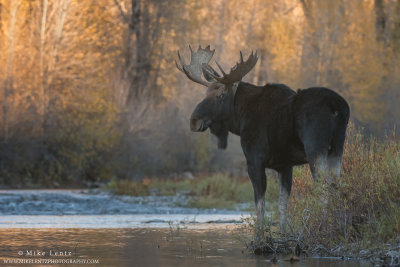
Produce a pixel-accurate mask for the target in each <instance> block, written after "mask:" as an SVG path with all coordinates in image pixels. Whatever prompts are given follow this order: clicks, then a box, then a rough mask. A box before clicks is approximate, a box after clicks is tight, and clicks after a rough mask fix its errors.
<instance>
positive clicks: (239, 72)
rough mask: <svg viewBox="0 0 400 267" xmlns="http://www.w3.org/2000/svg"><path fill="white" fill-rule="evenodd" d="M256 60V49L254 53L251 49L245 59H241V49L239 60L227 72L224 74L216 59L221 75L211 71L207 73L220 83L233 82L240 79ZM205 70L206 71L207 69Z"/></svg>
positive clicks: (252, 66)
mask: <svg viewBox="0 0 400 267" xmlns="http://www.w3.org/2000/svg"><path fill="white" fill-rule="evenodd" d="M257 60H258V55H257V51H256V52H255V53H253V51H251V54H250V56H249V58H248V59H247V60H246V61H243V54H242V51H240V61H239V62H238V63H236V65H235V66H233V68H232V69H231V71H230V72H229V74H226V73H225V71H224V70H223V69H222V67H221V66H220V65H219V64H218V62H216V61H215V63H216V64H217V66H218V68H219V70H220V71H221V73H222V77H219V76H216V75H215V73H212V72H209V74H210V75H211V76H212V77H213V78H214V79H215V80H217V81H218V82H220V83H222V84H232V83H234V82H238V81H240V80H242V78H243V77H244V76H245V75H246V74H247V73H249V71H251V70H252V69H253V68H254V66H255V65H256V63H257ZM206 70H207V71H208V69H206Z"/></svg>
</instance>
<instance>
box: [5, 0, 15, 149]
mask: <svg viewBox="0 0 400 267" xmlns="http://www.w3.org/2000/svg"><path fill="white" fill-rule="evenodd" d="M18 7H19V1H12V2H11V10H10V24H9V29H8V54H7V65H6V74H5V78H4V89H3V123H4V129H3V138H4V141H5V142H6V141H7V140H8V138H9V127H10V125H9V116H10V114H9V111H10V106H9V105H10V103H9V95H10V94H11V93H12V90H13V76H12V68H13V63H14V50H15V46H14V41H15V24H16V20H17V11H18Z"/></svg>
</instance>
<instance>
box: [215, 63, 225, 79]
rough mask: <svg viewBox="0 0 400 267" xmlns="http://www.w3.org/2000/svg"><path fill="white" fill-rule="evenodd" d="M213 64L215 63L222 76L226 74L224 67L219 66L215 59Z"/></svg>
mask: <svg viewBox="0 0 400 267" xmlns="http://www.w3.org/2000/svg"><path fill="white" fill-rule="evenodd" d="M215 64H217V67H218V69H219V70H220V71H221V73H222V76H226V73H225V71H224V69H223V68H222V67H221V65H219V64H218V62H217V61H215Z"/></svg>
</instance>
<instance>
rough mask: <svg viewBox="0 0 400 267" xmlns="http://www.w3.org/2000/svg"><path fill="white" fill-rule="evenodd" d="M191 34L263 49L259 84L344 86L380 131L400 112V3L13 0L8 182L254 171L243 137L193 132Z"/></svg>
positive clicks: (1, 29) (5, 16)
mask: <svg viewBox="0 0 400 267" xmlns="http://www.w3.org/2000/svg"><path fill="white" fill-rule="evenodd" d="M188 44H192V46H193V47H194V48H196V47H197V46H198V44H201V45H202V46H203V47H204V46H206V45H208V44H210V45H211V47H212V48H215V49H216V52H215V56H214V59H216V60H217V61H218V62H219V63H221V65H222V66H223V67H224V68H225V69H229V68H230V67H232V66H233V65H234V64H235V62H236V61H237V60H238V59H239V50H242V51H243V52H244V56H245V57H246V56H247V55H248V54H249V53H250V52H251V50H258V53H259V55H260V59H259V62H258V63H257V65H256V67H255V68H254V69H253V71H252V72H250V73H249V74H248V75H247V76H246V78H245V80H246V81H248V82H252V83H255V84H258V85H263V84H265V83H267V82H270V83H272V82H276V83H285V84H287V85H288V86H290V87H291V88H293V89H297V88H307V87H311V86H325V87H329V88H332V89H333V90H335V91H337V92H339V93H340V94H341V95H343V96H344V97H345V98H346V99H347V100H348V102H349V103H350V106H351V110H352V121H353V123H354V124H355V125H356V126H360V127H362V128H363V129H364V131H365V132H366V133H367V134H374V135H375V136H378V137H385V136H386V135H388V134H392V133H393V132H395V131H396V128H395V125H396V124H398V123H399V121H400V107H399V105H398V103H399V100H400V61H399V59H400V0H354V1H344V0H281V1H273V0H229V1H228V0H202V1H196V0H173V1H166V0H85V1H80V0H0V51H1V53H0V106H1V108H0V114H1V115H0V186H1V187H19V188H20V187H81V186H88V185H89V186H92V185H96V184H101V183H107V182H108V181H110V180H112V179H130V180H142V179H144V178H146V177H165V178H168V177H188V178H191V176H192V175H193V174H196V173H199V172H203V173H212V172H219V171H223V172H228V173H230V174H232V175H242V174H245V173H246V167H245V162H244V157H243V155H242V152H241V148H240V145H239V142H238V138H237V137H234V136H232V135H231V136H230V142H229V144H228V149H227V151H218V150H217V148H216V140H215V138H214V137H212V136H211V135H210V133H209V132H206V133H191V132H190V130H189V122H188V120H189V117H190V114H191V112H192V110H193V108H194V107H195V105H196V104H197V103H198V102H199V101H201V100H202V98H203V97H204V95H205V88H203V87H201V86H200V85H197V84H195V83H193V82H191V81H189V80H188V79H187V78H186V77H185V76H184V75H183V74H182V73H180V72H179V71H178V70H177V69H176V67H175V63H174V59H176V58H177V54H176V52H177V50H178V49H179V50H180V51H181V53H182V54H183V55H184V58H185V59H186V61H188V57H189V54H188ZM212 64H214V62H213V63H212Z"/></svg>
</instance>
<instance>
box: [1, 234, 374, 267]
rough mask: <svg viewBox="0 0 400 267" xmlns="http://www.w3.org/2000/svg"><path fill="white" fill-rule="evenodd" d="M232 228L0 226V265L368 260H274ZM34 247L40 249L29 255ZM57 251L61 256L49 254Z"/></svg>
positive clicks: (352, 266) (348, 264)
mask: <svg viewBox="0 0 400 267" xmlns="http://www.w3.org/2000/svg"><path fill="white" fill-rule="evenodd" d="M232 229H234V228H232V227H227V228H216V229H215V228H214V229H208V230H205V229H184V228H183V229H182V228H179V227H171V228H169V229H165V228H163V229H159V228H158V229H153V228H147V229H122V228H119V229H0V242H1V250H0V260H1V263H0V265H1V264H4V260H9V259H10V258H14V259H15V258H18V259H39V258H42V259H85V260H87V261H89V262H92V263H95V264H89V265H92V266H93V265H94V266H190V267H197V266H246V267H250V266H293V267H295V266H311V267H317V266H331V267H334V266H335V267H336V266H338V267H339V266H340V267H356V266H357V267H358V266H369V265H368V264H367V263H361V262H358V261H342V260H338V259H336V260H335V259H313V258H302V259H300V261H298V262H294V263H290V262H288V261H285V260H284V257H283V258H280V259H278V262H277V263H273V262H271V258H270V257H266V256H256V255H253V254H251V253H248V252H246V251H244V244H243V243H242V242H241V241H240V240H239V238H238V236H237V235H236V233H235V231H234V230H232ZM35 251H36V254H37V252H41V253H42V254H43V252H44V253H45V255H44V256H41V255H39V256H37V255H36V256H35V255H31V254H34V253H33V252H35ZM50 251H51V252H50ZM56 252H62V254H63V256H54V254H55V253H56ZM50 253H52V255H49V254H50ZM19 254H21V255H19ZM39 254H40V253H39ZM6 265H7V264H6ZM16 265H18V264H15V265H13V266H16ZM10 266H11V265H10ZM43 266H46V265H43ZM47 266H48V265H47ZM52 266H66V265H65V264H64V265H62V264H52ZM68 266H82V264H80V265H68Z"/></svg>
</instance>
